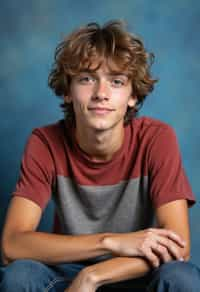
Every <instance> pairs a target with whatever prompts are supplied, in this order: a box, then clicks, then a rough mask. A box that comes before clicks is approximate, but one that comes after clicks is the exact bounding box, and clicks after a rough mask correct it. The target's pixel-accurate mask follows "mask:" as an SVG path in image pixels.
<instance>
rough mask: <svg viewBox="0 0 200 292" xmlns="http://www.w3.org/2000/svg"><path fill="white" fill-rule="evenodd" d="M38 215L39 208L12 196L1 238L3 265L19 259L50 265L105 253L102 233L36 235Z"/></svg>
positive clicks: (39, 215)
mask: <svg viewBox="0 0 200 292" xmlns="http://www.w3.org/2000/svg"><path fill="white" fill-rule="evenodd" d="M41 214H42V211H41V208H40V207H39V206H38V205H37V204H35V203H34V202H32V201H30V200H27V199H24V198H22V197H13V199H12V200H11V204H10V207H9V210H8V214H7V218H6V222H5V226H4V231H3V236H2V258H3V262H4V264H8V263H9V262H11V261H13V260H16V259H21V258H23V259H25V258H29V259H35V260H39V261H42V262H45V263H48V264H54V263H60V262H67V261H78V260H84V259H88V258H92V257H96V256H99V255H103V254H106V253H108V250H106V249H105V248H104V247H103V245H102V238H103V237H104V236H105V234H103V233H101V234H93V235H78V236H70V235H57V234H49V233H44V232H37V231H36V228H37V226H38V224H39V221H40V218H41ZM80 243H81V244H80Z"/></svg>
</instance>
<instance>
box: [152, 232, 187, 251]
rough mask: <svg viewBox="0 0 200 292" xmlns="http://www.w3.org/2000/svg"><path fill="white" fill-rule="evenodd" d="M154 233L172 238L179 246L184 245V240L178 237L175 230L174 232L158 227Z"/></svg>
mask: <svg viewBox="0 0 200 292" xmlns="http://www.w3.org/2000/svg"><path fill="white" fill-rule="evenodd" d="M156 233H157V234H158V235H161V236H165V237H168V238H169V239H171V240H173V241H174V242H176V243H177V244H178V245H179V246H181V247H185V246H186V242H185V241H184V240H183V239H182V238H181V237H180V235H178V234H177V233H176V232H174V231H172V230H169V229H162V228H158V229H157V231H156Z"/></svg>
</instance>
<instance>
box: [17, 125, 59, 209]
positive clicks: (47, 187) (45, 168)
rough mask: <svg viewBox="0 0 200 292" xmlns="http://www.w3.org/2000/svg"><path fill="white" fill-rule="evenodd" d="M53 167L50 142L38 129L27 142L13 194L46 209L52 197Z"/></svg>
mask: <svg viewBox="0 0 200 292" xmlns="http://www.w3.org/2000/svg"><path fill="white" fill-rule="evenodd" d="M53 169H54V167H53V159H52V157H51V154H50V151H49V149H48V144H47V143H46V141H45V140H44V138H43V137H42V136H41V135H40V133H39V132H37V129H36V130H34V131H33V133H32V134H31V136H30V137H29V139H28V142H27V144H26V147H25V150H24V154H23V158H22V162H21V167H20V175H19V179H18V182H17V184H16V188H15V190H14V192H13V194H12V195H13V196H20V197H24V198H27V199H29V200H31V201H33V202H35V203H36V204H38V205H39V206H40V207H41V208H42V209H44V208H45V207H46V205H47V203H48V201H49V200H50V197H51V192H52V187H53V181H54V179H53V178H54V171H53Z"/></svg>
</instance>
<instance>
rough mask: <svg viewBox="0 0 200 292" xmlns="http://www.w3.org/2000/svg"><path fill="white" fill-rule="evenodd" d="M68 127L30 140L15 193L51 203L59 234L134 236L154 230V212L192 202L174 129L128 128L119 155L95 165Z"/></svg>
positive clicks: (138, 122)
mask: <svg viewBox="0 0 200 292" xmlns="http://www.w3.org/2000/svg"><path fill="white" fill-rule="evenodd" d="M74 132H75V131H74V129H73V127H70V126H68V124H67V122H65V121H64V120H61V121H59V122H58V123H56V124H52V125H48V126H46V127H42V128H38V129H35V130H34V131H33V132H32V135H31V136H30V138H29V140H28V142H27V145H26V148H25V151H24V156H23V160H22V164H21V173H20V177H19V180H18V183H17V186H16V189H15V191H14V193H13V195H15V196H21V197H24V198H27V199H29V200H31V201H33V202H35V203H36V204H38V205H39V206H40V207H41V208H42V209H44V208H45V206H46V205H47V203H48V201H49V200H50V199H51V198H53V199H54V201H55V204H56V210H57V214H58V217H59V221H60V232H61V233H64V234H85V233H98V232H130V231H136V230H140V229H143V228H147V227H150V226H153V224H154V214H155V212H154V211H155V208H158V207H160V206H161V205H163V204H166V203H168V202H171V201H175V200H180V199H186V200H187V201H188V203H189V205H192V204H193V203H194V202H195V199H194V196H193V194H192V191H191V187H190V185H189V183H188V180H187V177H186V175H185V171H184V169H183V165H182V161H181V156H180V151H179V146H178V143H177V138H176V135H175V133H174V130H173V129H172V128H171V127H170V126H169V125H167V124H165V123H163V122H161V121H158V120H155V119H152V118H148V117H140V118H135V119H134V120H133V121H132V122H131V123H130V124H129V125H127V126H126V127H125V136H124V137H125V138H124V141H123V144H122V146H121V148H120V149H119V150H118V151H117V152H116V153H115V154H114V155H113V157H112V159H111V160H110V161H107V162H93V161H92V160H91V159H90V157H89V155H87V154H86V153H85V152H83V151H82V150H81V148H80V147H79V146H78V145H77V143H76V139H75V137H74Z"/></svg>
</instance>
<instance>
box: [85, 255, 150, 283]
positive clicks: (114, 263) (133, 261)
mask: <svg viewBox="0 0 200 292" xmlns="http://www.w3.org/2000/svg"><path fill="white" fill-rule="evenodd" d="M151 269H152V267H151V266H150V264H149V263H148V262H147V261H146V260H145V259H143V258H139V257H132V258H129V257H116V258H113V259H110V260H107V261H104V262H101V263H98V264H95V265H91V266H89V267H87V268H85V272H84V273H85V274H88V275H89V277H90V278H91V281H92V282H93V283H94V285H95V287H96V288H98V287H100V286H102V285H104V284H109V283H114V282H119V281H125V280H129V279H135V278H138V277H142V276H144V275H145V274H147V273H148V272H149V271H150V270H151Z"/></svg>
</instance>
